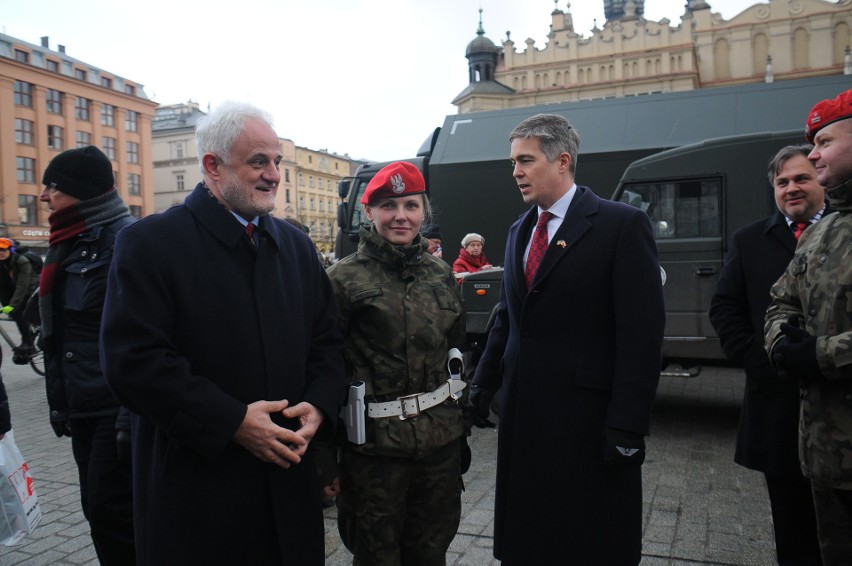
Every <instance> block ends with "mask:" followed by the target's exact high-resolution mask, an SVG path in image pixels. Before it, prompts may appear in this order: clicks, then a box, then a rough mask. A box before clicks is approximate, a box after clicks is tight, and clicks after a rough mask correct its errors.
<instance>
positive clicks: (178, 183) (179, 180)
mask: <svg viewBox="0 0 852 566" xmlns="http://www.w3.org/2000/svg"><path fill="white" fill-rule="evenodd" d="M175 189H177V190H178V191H185V190H186V182H185V181H184V178H183V173H177V174H176V175H175Z"/></svg>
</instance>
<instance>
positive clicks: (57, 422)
mask: <svg viewBox="0 0 852 566" xmlns="http://www.w3.org/2000/svg"><path fill="white" fill-rule="evenodd" d="M50 426H52V427H53V432H55V433H56V436H58V437H59V438H62V437H63V436H67V437H68V438H71V423H70V422H68V420H67V419H54V418H52V417H51V419H50Z"/></svg>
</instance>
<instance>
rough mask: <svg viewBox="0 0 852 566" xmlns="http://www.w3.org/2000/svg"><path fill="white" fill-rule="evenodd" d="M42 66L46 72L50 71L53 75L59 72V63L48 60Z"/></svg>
mask: <svg viewBox="0 0 852 566" xmlns="http://www.w3.org/2000/svg"><path fill="white" fill-rule="evenodd" d="M44 64H45V67H47V70H48V71H52V72H54V73H58V72H59V63H57V62H56V61H54V60H53V59H48V60H47V61H45V62H44Z"/></svg>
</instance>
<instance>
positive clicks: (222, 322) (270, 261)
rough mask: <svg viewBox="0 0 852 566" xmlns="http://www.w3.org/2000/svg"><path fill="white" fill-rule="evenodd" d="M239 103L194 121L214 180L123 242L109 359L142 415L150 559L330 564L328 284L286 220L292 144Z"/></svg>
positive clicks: (334, 366)
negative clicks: (317, 459) (323, 443)
mask: <svg viewBox="0 0 852 566" xmlns="http://www.w3.org/2000/svg"><path fill="white" fill-rule="evenodd" d="M270 124H271V121H270V119H269V117H268V115H267V114H266V113H265V112H263V111H261V110H259V109H257V108H255V107H253V106H250V105H247V104H241V103H225V104H223V105H221V106H220V107H219V108H218V109H217V110H216V111H215V112H214V113H212V114H210V115H209V116H207V117H205V118H204V119H202V121H201V122H200V123H199V124H198V126H197V129H196V137H197V143H198V147H199V161H200V164H201V167H202V171H203V179H204V180H203V182H202V183H200V184H199V185H198V186H197V187H196V188H195V190H194V191H193V192H192V193H191V194H190V195H189V196H188V197H187V199H186V202H185V203H184V204H183V205H181V206H175V207H172V208H170V209H169V210H167V211H166V212H164V213H162V214H157V215H153V216H149V217H147V218H145V219H143V220H142V221H140V222H139V223H138V225H136V226H135V229H134V230H132V231H129V232H127V233H126V234H124V235H123V237H121V238H119V240H118V242H117V245H116V255H115V261H114V263H113V265H112V268H111V271H110V276H109V284H108V290H107V299H106V305H105V309H104V318H103V328H102V350H101V356H102V362H103V366H104V370H105V373H106V376H107V378H108V380H109V383H110V386H111V387H112V388H113V390H114V391H115V393H116V396H117V397H118V398H119V399H121V400H122V402H124V403H125V404H126V405H127V406H128V407H129V408H130V409H131V410H132V411H133V412H134V413H135V414H134V417H133V437H132V441H133V464H134V470H133V472H134V477H133V480H134V512H135V515H134V518H135V521H136V523H135V526H136V540H137V552H138V558H139V563H140V564H148V565H160V564H287V565H297V566H302V565H309V564H316V565H320V564H323V562H324V556H325V554H324V542H325V541H324V527H323V520H322V510H321V496H320V488H319V487H318V485H317V483H316V472H315V469H314V464H313V451H312V450H310V449H309V446H310V441H311V440H312V438H313V436H314V433H315V432H316V430H317V428H318V427H319V425H320V424H321V423H322V422H323V420H328V419H330V420H331V422H334V421H335V420H336V415H337V413H338V411H339V405H340V404H341V402H342V401H343V396H344V393H345V385H344V383H345V382H344V369H343V359H342V345H343V344H342V337H341V335H340V333H339V329H338V322H337V307H336V304H335V302H334V298H333V296H332V290H331V285H330V282H329V280H328V278H327V276H326V275H325V271H324V270H323V268H322V266H321V265H320V263H319V260H318V259H317V255H316V251H315V249H314V246H313V244H312V243H311V241H310V239H309V238H308V237H307V236H306V235H305V234H304V233H303V232H302V231H301V230H299V229H298V228H295V227H294V226H292V225H290V224H288V223H286V222H284V221H282V220H279V219H276V218H274V217H272V216H271V215H270V214H269V213H270V212H271V211H272V209H273V207H274V199H275V193H276V190H277V187H278V184H279V182H280V179H281V176H280V173H279V164H280V161H281V158H282V155H281V150H280V142H279V139H278V137H277V135H276V134H275V131H274V130H273V129H272V127H271V125H270Z"/></svg>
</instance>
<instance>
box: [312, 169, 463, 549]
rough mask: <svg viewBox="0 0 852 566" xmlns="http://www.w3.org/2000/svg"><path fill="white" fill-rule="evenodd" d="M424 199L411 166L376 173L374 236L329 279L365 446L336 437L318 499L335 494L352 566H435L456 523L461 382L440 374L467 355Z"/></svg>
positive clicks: (367, 200) (459, 313)
mask: <svg viewBox="0 0 852 566" xmlns="http://www.w3.org/2000/svg"><path fill="white" fill-rule="evenodd" d="M425 190H426V188H425V182H424V180H423V176H422V175H421V173H420V171H419V170H418V169H417V168H416V167H415V166H413V165H411V164H410V163H406V162H396V163H392V164H390V165H388V166H387V167H385V168H383V169H382V170H381V171H379V172H378V174H376V176H375V177H374V178H373V179H372V180H371V181H370V183H369V184H368V185H367V189H366V191H365V193H364V196H363V198H362V199H361V203H362V204H363V205H364V208H365V211H366V214H367V218H368V219H369V220H370V222H371V223H372V225H369V226H367V225H364V226H362V227H361V232H360V237H361V241H360V243H359V245H358V251H357V252H356V253H354V254H352V255H350V256H349V257H346V258H344V259H343V260H341V261H339V262H338V263H336V264H334V265H332V266H331V267H329V269H328V274H329V276H330V277H331V282H332V284H333V286H334V289H335V294H336V296H337V301H338V305H339V307H340V312H341V324H342V325H343V330H344V334H345V339H346V346H345V350H344V351H345V359H346V365H347V371H348V376H349V383H350V387H351V386H352V385H353V384H357V383H358V382H363V383H364V384H365V387H364V391H365V400H366V405H367V410H366V416H365V418H366V442H365V443H363V444H361V445H356V444H354V443H352V442H350V441H348V440H347V438H346V434H345V432H344V431H343V430H339V432H340V434H339V435H338V439H339V440H338V444H339V446H340V448H341V455H340V466H339V480H338V479H337V478H335V480H334V483H332V484H331V485H329V486H328V487H327V488H326V490H325V493H326V495H332V494H337V493H338V491H339V497H338V527H339V530H340V536H341V539H342V540H343V542H344V544H345V545H346V547H347V548H348V549H349V550H350V551H351V552H352V553H353V554H354V556H355V560H354V564H356V565H357V564H368V565H370V566H382V565H398V564H405V565H424V566H426V565H441V566H443V564H444V563H445V559H446V552H447V548H448V547H449V545H450V543H451V542H452V540H453V537H454V536H455V533H456V530H457V529H458V525H459V521H460V518H461V489H462V480H461V473H463V472H462V470H461V467H462V452H463V451H466V460H467V464H469V461H470V456H469V455H470V451H469V449H468V448H467V442H466V439H465V437H466V436H467V434H469V431H470V426H469V424H466V423H467V419H466V418H465V416H463V413H462V403H467V395H466V391H463V390H462V388H463V387H464V382H463V381H458V380H452V381H455V383H452V382H451V381H448V378H449V377H450V376H449V374H448V371H447V363H448V350H449V349H450V348H453V347H461V346H462V345H463V343H464V331H465V316H464V311H463V307H462V303H461V299H460V297H459V295H458V290H457V286H456V285H455V283H454V281H453V276H452V273H451V272H450V269H449V266H448V265H447V264H446V263H444V262H443V261H441V260H439V259H438V258H436V257H434V256H432V255H431V254H428V253H426V249H427V246H428V243H427V242H426V241H425V240H424V238H423V237H422V236H421V235H420V234H419V231H420V227H421V225H422V224H423V222H424V220H426V218H427V217H428V215H429V201H428V200H427V198H426V195H425V194H424V193H425ZM463 395H464V397H463V398H462V396H463ZM339 429H344V427H343V426H342V425H341V426H340V427H339ZM338 481H339V483H338Z"/></svg>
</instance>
